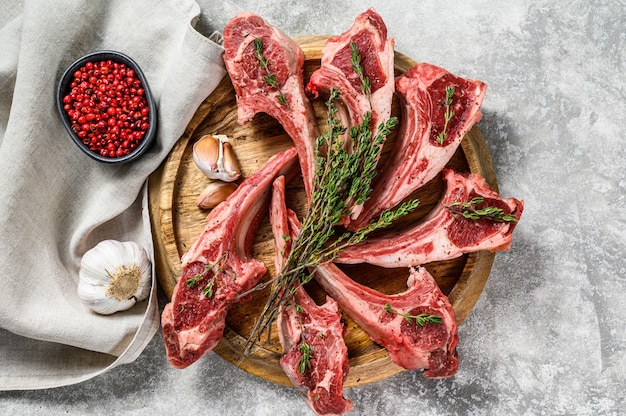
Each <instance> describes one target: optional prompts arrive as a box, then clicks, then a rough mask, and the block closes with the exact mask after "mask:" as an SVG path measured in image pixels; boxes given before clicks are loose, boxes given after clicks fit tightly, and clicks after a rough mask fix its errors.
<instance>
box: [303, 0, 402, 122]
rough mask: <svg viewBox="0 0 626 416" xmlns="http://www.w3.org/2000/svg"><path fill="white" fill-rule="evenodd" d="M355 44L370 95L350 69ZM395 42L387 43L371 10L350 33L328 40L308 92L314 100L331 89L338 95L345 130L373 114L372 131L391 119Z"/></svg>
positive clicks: (361, 17)
mask: <svg viewBox="0 0 626 416" xmlns="http://www.w3.org/2000/svg"><path fill="white" fill-rule="evenodd" d="M352 42H354V43H355V44H356V45H357V48H358V50H359V55H360V57H361V65H362V67H363V72H364V76H365V77H367V78H369V80H370V83H371V95H370V96H369V97H368V95H367V94H366V93H364V92H363V91H362V90H361V85H362V81H361V79H360V77H359V75H358V74H357V73H356V72H355V70H354V68H353V67H352V62H351V59H352V48H351V45H350V44H351V43H352ZM393 48H394V40H393V39H387V27H386V26H385V22H384V21H383V19H382V18H381V17H380V15H379V14H378V13H376V11H374V9H369V10H367V11H365V12H364V13H361V14H360V15H359V16H357V18H356V19H355V20H354V23H353V25H352V27H351V28H350V29H348V30H347V31H346V32H344V33H343V34H341V35H340V36H337V37H334V38H330V39H328V41H327V42H326V44H325V45H324V48H323V49H322V61H321V67H320V68H319V69H318V70H316V71H315V72H314V73H313V74H312V75H311V78H310V79H309V83H308V84H307V91H309V92H310V93H311V94H313V96H315V97H317V96H318V95H319V94H320V93H322V94H323V95H328V94H329V91H330V88H336V89H338V90H339V91H341V99H342V101H343V103H344V105H345V110H346V111H347V112H348V120H344V123H345V125H346V126H348V127H350V126H353V125H359V124H361V122H362V121H363V116H364V115H365V113H367V112H372V123H371V124H372V129H373V131H374V132H375V131H376V130H377V127H378V124H379V123H380V122H382V121H386V120H388V119H389V117H390V116H391V101H392V99H393V92H394V50H393Z"/></svg>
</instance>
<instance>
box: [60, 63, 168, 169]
mask: <svg viewBox="0 0 626 416" xmlns="http://www.w3.org/2000/svg"><path fill="white" fill-rule="evenodd" d="M56 99H57V107H58V110H59V114H60V116H61V120H62V121H63V125H64V126H65V128H66V129H67V131H68V133H69V135H70V137H71V138H72V140H73V141H74V142H75V143H76V145H77V146H78V147H79V148H80V149H81V150H82V151H83V152H84V153H85V154H87V155H88V156H90V157H91V158H93V159H95V160H98V161H100V162H103V163H109V164H121V163H126V162H130V161H132V160H135V159H137V158H138V157H139V156H141V155H142V154H143V153H144V152H145V151H146V150H147V149H148V148H149V147H150V145H151V144H152V142H153V141H154V140H155V138H156V130H157V111H156V104H155V101H154V98H153V97H152V94H151V93H150V89H149V87H148V82H147V80H146V77H145V75H144V74H143V72H142V71H141V68H140V67H139V65H137V63H136V62H135V61H133V60H132V59H131V58H130V57H129V56H127V55H125V54H123V53H120V52H116V51H99V52H92V53H90V54H87V55H85V56H83V57H82V58H80V59H78V60H77V61H75V62H74V63H73V64H72V65H70V66H69V67H68V68H67V69H66V70H65V72H64V73H63V75H62V76H61V79H60V81H59V85H58V88H57V97H56Z"/></svg>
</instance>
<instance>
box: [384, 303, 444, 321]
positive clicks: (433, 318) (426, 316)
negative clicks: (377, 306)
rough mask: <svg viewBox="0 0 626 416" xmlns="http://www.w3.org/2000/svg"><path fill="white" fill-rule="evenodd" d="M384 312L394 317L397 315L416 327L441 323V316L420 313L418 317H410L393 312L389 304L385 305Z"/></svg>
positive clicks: (406, 314) (407, 314) (409, 315)
mask: <svg viewBox="0 0 626 416" xmlns="http://www.w3.org/2000/svg"><path fill="white" fill-rule="evenodd" d="M385 311H386V312H387V313H392V314H394V315H399V316H402V317H404V319H405V320H406V321H407V322H408V323H409V324H411V325H413V324H414V323H415V325H418V326H424V325H426V324H427V323H430V324H435V325H440V324H441V322H442V319H441V316H439V315H436V314H430V313H420V314H419V315H411V314H409V313H400V312H398V311H396V310H394V309H393V308H392V307H391V305H390V304H388V303H387V304H386V305H385Z"/></svg>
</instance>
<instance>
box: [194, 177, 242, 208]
mask: <svg viewBox="0 0 626 416" xmlns="http://www.w3.org/2000/svg"><path fill="white" fill-rule="evenodd" d="M235 189H237V184H236V183H233V182H217V181H215V182H211V183H210V184H209V185H208V186H207V187H206V188H204V190H203V191H202V192H201V193H200V195H199V196H198V199H197V200H196V205H197V206H198V207H200V208H204V209H209V208H215V207H216V206H217V205H218V204H220V203H221V202H223V201H225V200H226V198H228V197H229V196H230V194H232V193H233V192H235Z"/></svg>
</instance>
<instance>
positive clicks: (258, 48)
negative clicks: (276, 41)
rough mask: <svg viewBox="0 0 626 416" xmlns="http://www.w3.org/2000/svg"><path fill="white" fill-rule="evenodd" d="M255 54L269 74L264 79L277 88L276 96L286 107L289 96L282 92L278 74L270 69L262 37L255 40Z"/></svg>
mask: <svg viewBox="0 0 626 416" xmlns="http://www.w3.org/2000/svg"><path fill="white" fill-rule="evenodd" d="M254 56H255V57H256V59H257V60H258V61H259V65H260V66H261V67H262V68H263V69H265V72H266V73H267V75H265V76H264V77H263V81H264V82H265V83H266V84H267V85H269V86H270V87H272V88H274V89H276V90H277V91H278V93H279V94H278V97H277V98H276V99H277V100H278V102H279V103H281V104H282V105H284V106H285V107H289V105H288V104H287V98H286V97H285V96H284V95H283V93H281V92H280V85H279V84H278V80H277V79H276V75H274V74H272V72H271V71H270V65H269V61H268V60H267V59H266V58H264V57H263V40H262V39H261V38H256V39H255V40H254Z"/></svg>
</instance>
